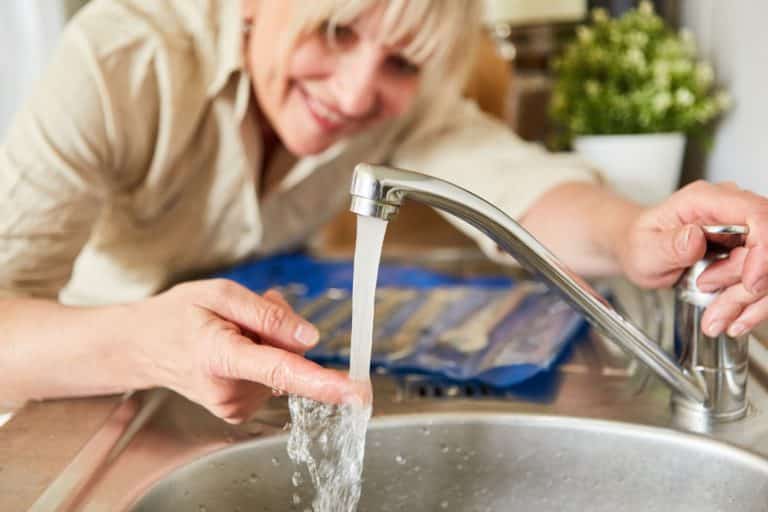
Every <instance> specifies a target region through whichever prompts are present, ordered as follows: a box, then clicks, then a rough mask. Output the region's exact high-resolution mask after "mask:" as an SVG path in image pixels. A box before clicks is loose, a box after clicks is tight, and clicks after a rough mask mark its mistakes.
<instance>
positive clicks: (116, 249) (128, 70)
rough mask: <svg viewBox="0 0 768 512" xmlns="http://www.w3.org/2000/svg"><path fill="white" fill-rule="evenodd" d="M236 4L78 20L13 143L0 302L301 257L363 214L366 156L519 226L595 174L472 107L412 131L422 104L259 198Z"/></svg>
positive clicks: (0, 248)
mask: <svg viewBox="0 0 768 512" xmlns="http://www.w3.org/2000/svg"><path fill="white" fill-rule="evenodd" d="M238 6H239V2H236V1H233V0H167V1H163V2H158V1H157V0H94V1H92V2H91V3H90V4H89V6H88V7H86V8H85V9H84V10H83V11H81V12H80V14H79V15H78V16H77V17H76V18H75V19H74V20H73V21H72V22H71V23H70V25H69V27H68V28H67V29H66V31H65V34H64V36H63V38H62V40H61V43H60V45H59V48H58V50H57V51H56V53H55V55H54V56H53V58H52V61H51V62H50V64H49V66H48V69H47V71H46V73H45V75H44V77H43V78H42V80H41V81H40V83H39V86H38V87H37V88H36V90H35V91H33V92H32V94H31V96H30V98H29V100H28V101H27V103H26V105H25V106H24V108H23V110H22V111H21V112H20V113H19V114H18V116H17V117H16V118H15V120H14V122H13V123H12V126H11V129H10V131H9V133H8V137H7V139H6V140H5V141H3V144H2V145H1V146H0V296H36V297H48V298H57V297H58V299H59V300H60V301H61V302H63V303H67V304H103V303H110V302H121V301H130V300H136V299H140V298H143V297H147V296H149V295H152V294H154V293H157V292H159V291H161V290H163V289H164V288H166V287H168V286H170V285H171V284H173V283H175V282H178V281H180V280H183V279H185V278H189V277H191V276H198V275H200V274H201V273H204V272H206V271H208V270H210V269H215V268H221V267H223V266H227V265H231V264H234V263H236V262H238V261H241V260H244V259H247V258H253V257H259V256H261V255H266V254H269V253H273V252H275V251H280V250H285V249H289V248H291V247H294V246H297V245H299V244H301V243H302V242H303V241H305V240H306V239H307V237H308V236H309V235H310V234H311V233H313V232H314V231H316V230H317V229H318V228H319V227H320V226H321V225H322V224H323V223H324V222H326V221H327V220H328V219H329V218H330V217H331V216H332V215H334V214H335V213H337V212H338V211H340V210H341V209H342V208H344V207H345V206H346V205H347V204H348V189H349V181H350V178H351V174H352V171H353V168H354V165H355V164H356V163H358V162H360V161H369V162H387V163H391V164H393V165H396V166H400V167H404V168H410V169H413V170H418V171H421V172H425V173H429V174H432V175H435V176H438V177H440V178H443V179H447V180H450V181H452V182H455V183H457V184H459V185H461V186H463V187H465V188H468V189H470V190H472V191H473V192H475V193H477V194H478V195H480V196H483V197H485V198H486V199H488V200H489V201H491V202H493V203H495V204H497V205H498V206H499V207H501V208H502V209H503V210H505V211H506V212H507V213H509V214H510V215H512V216H520V215H521V214H522V213H523V212H524V211H525V210H526V208H527V207H528V206H529V205H530V204H531V203H532V202H533V201H535V200H536V199H537V197H538V196H539V195H540V194H542V193H543V192H544V191H546V190H547V189H549V188H551V187H552V186H554V185H556V184H559V183H562V182H565V181H572V180H592V179H594V173H593V172H592V171H591V170H589V169H588V168H587V166H586V165H585V164H583V163H582V162H580V161H578V160H576V159H575V158H574V157H572V156H567V155H551V154H548V153H546V152H545V151H543V150H542V149H540V148H538V147H536V146H533V145H530V144H526V143H523V142H521V141H520V140H519V139H518V138H517V137H516V136H515V135H514V134H512V133H511V132H510V131H509V130H508V129H506V128H505V127H504V126H503V125H501V124H499V123H497V122H495V121H493V120H491V119H490V118H488V117H486V116H485V115H483V114H482V113H480V112H479V111H478V110H477V108H476V107H475V106H474V105H472V104H470V103H467V102H464V101H459V100H457V101H456V104H455V105H454V106H453V107H452V111H451V112H442V113H440V119H441V121H440V122H439V123H432V125H434V127H433V128H432V129H430V131H429V135H428V136H426V137H424V136H421V137H419V139H418V140H415V139H414V138H413V136H410V135H409V134H413V133H416V130H415V128H414V127H418V126H419V124H420V123H422V121H421V118H420V117H419V118H417V117H415V116H416V115H421V114H417V113H419V112H421V113H423V112H428V111H429V106H428V105H421V106H418V107H417V108H415V109H414V114H413V115H411V116H409V117H407V118H406V119H403V120H399V121H397V122H390V123H387V124H384V125H382V126H380V127H377V128H375V129H374V130H372V131H369V132H367V133H365V134H362V135H360V136H357V137H355V138H353V139H351V140H347V141H344V142H341V143H339V144H336V145H335V146H333V147H331V148H330V149H328V150H327V151H325V152H324V153H322V154H319V155H315V156H311V157H307V158H303V159H301V160H299V161H298V162H297V163H296V164H295V165H294V166H293V167H292V168H291V169H290V171H289V172H288V174H287V175H286V177H285V178H284V179H283V180H282V181H281V182H280V183H279V185H278V186H277V187H276V189H275V190H273V191H271V192H270V193H269V194H267V195H266V196H265V197H264V198H263V200H259V189H260V185H261V184H260V182H259V181H260V175H261V173H260V172H259V169H258V166H259V165H260V164H259V162H260V161H261V158H260V152H261V147H260V137H259V136H258V133H259V130H258V126H255V122H256V120H255V116H252V115H246V114H247V113H248V112H249V104H248V103H249V100H250V97H251V94H250V90H251V84H250V82H249V78H248V76H247V74H246V73H245V71H244V68H243V61H242V47H241V45H242V32H241V29H240V16H239V13H238V12H237V9H238ZM433 119H434V118H433ZM422 132H423V130H422ZM459 224H460V226H461V228H462V229H463V230H465V231H466V232H467V233H468V234H470V236H473V237H476V239H477V240H478V242H479V243H480V245H481V247H482V248H483V249H484V250H486V251H487V252H488V254H489V255H494V254H495V246H494V244H492V243H490V242H489V241H488V240H486V239H485V238H484V237H483V235H480V234H479V233H478V232H476V231H474V230H473V229H472V228H470V227H469V226H466V225H463V224H461V223H459Z"/></svg>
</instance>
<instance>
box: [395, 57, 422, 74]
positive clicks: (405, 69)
mask: <svg viewBox="0 0 768 512" xmlns="http://www.w3.org/2000/svg"><path fill="white" fill-rule="evenodd" d="M387 66H388V67H389V68H390V69H391V70H392V71H394V72H395V73H397V74H400V75H408V76H410V75H416V74H418V73H419V66H418V65H417V64H414V63H413V62H411V61H409V60H408V59H406V58H405V57H401V56H397V55H396V56H392V57H390V58H388V59H387Z"/></svg>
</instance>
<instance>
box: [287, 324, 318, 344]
mask: <svg viewBox="0 0 768 512" xmlns="http://www.w3.org/2000/svg"><path fill="white" fill-rule="evenodd" d="M293 337H294V339H295V340H296V341H298V342H299V343H301V344H302V345H306V346H308V347H309V346H312V345H314V344H315V343H317V340H318V338H320V333H319V332H317V328H316V327H315V326H314V325H312V324H306V323H300V324H299V325H297V326H296V331H295V332H294V333H293Z"/></svg>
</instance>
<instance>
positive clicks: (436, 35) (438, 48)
mask: <svg viewBox="0 0 768 512" xmlns="http://www.w3.org/2000/svg"><path fill="white" fill-rule="evenodd" d="M380 4H384V11H383V15H382V22H381V27H380V31H381V34H383V41H382V42H383V43H384V44H387V45H396V44H401V43H403V42H406V44H405V46H404V48H403V55H404V57H406V58H408V59H409V60H412V61H413V62H414V63H416V64H418V65H420V67H421V69H422V80H421V96H426V97H430V98H432V99H435V97H436V96H437V95H439V94H443V95H445V94H448V95H455V94H458V93H460V91H461V88H462V87H463V86H464V83H465V81H466V77H467V74H468V72H469V70H470V67H471V64H472V57H473V54H474V48H475V44H476V41H477V36H478V34H479V29H480V23H481V19H482V7H483V2H482V0H312V1H309V2H301V7H300V9H298V12H296V13H295V16H294V18H293V25H292V26H291V27H290V28H289V30H288V31H287V33H286V38H285V39H284V40H283V41H282V43H283V44H282V45H281V46H282V50H283V51H284V52H285V53H284V54H287V53H288V52H289V51H290V49H291V47H293V46H294V45H295V44H296V42H297V41H298V40H299V38H300V37H302V36H303V35H305V34H308V33H310V32H312V31H314V30H318V29H319V27H320V26H321V25H322V24H324V23H328V25H329V35H330V34H332V33H333V30H332V29H333V26H334V25H344V24H348V23H350V22H352V21H353V20H354V19H355V18H357V17H359V16H360V15H361V14H363V13H364V12H366V11H368V10H369V9H372V8H374V7H376V6H377V5H380Z"/></svg>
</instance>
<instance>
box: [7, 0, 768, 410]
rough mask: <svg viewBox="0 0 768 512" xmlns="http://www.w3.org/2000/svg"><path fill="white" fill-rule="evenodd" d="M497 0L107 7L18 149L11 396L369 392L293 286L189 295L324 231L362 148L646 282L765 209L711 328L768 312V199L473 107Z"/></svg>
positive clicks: (242, 402) (582, 265) (107, 3)
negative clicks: (597, 167) (330, 356)
mask: <svg viewBox="0 0 768 512" xmlns="http://www.w3.org/2000/svg"><path fill="white" fill-rule="evenodd" d="M479 4H480V2H477V1H475V0H453V1H451V2H444V1H442V0H412V1H409V0H391V1H388V2H383V1H377V0H322V1H321V0H316V1H314V2H303V1H301V0H290V1H289V0H285V1H281V2H273V1H268V0H243V1H242V2H241V3H240V4H238V3H237V2H233V1H230V0H199V1H194V2H190V1H189V0H168V1H165V2H156V1H155V0H119V1H117V0H95V1H94V2H92V3H91V5H90V6H89V7H87V8H86V9H85V10H84V11H82V12H81V13H80V15H79V16H78V17H77V18H76V19H75V20H74V21H73V22H72V23H71V25H70V26H69V28H68V29H67V31H66V34H65V35H64V38H63V41H62V43H61V46H60V48H59V50H58V52H57V54H56V55H55V56H54V58H53V61H52V63H51V64H50V67H49V69H48V72H47V74H46V76H45V77H44V79H43V80H42V84H41V87H40V88H39V90H38V91H37V92H36V93H35V94H34V95H33V96H32V98H31V100H30V102H29V103H28V105H27V106H26V108H25V109H24V111H22V112H21V113H20V114H19V116H18V117H17V118H16V120H15V123H14V125H13V127H12V129H11V131H10V134H9V136H8V139H7V140H6V141H5V142H4V145H3V146H2V148H1V149H0V209H1V211H0V257H1V258H2V262H1V263H2V264H1V265H0V289H2V290H3V291H2V293H3V296H4V300H3V301H2V307H1V308H0V331H1V332H3V337H2V341H1V342H0V361H2V366H3V372H2V374H1V375H0V389H2V390H3V391H2V393H3V398H4V399H5V400H10V401H23V400H26V399H29V398H42V397H54V396H74V395H89V394H98V393H111V392H119V391H124V390H128V389H138V388H146V387H150V386H166V387H169V388H172V389H174V390H176V391H178V392H180V393H182V394H184V395H185V396H187V397H189V398H190V399H192V400H195V401H197V402H199V403H201V404H202V405H204V406H205V407H207V408H208V409H209V410H211V411H212V412H213V413H214V414H216V415H218V416H220V417H222V418H224V419H226V420H228V421H233V422H236V421H242V420H243V419H245V418H247V417H248V415H249V414H250V413H251V412H252V411H253V410H254V408H255V407H257V406H258V405H259V403H261V402H262V401H263V400H264V399H265V397H267V396H269V389H270V388H276V389H279V390H283V391H287V392H291V393H297V394H302V395H306V396H310V397H312V398H316V399H320V400H325V401H335V402H338V401H340V400H344V399H345V397H346V396H350V397H354V396H356V393H357V391H356V389H355V386H354V385H353V383H351V382H350V381H349V380H348V379H347V378H346V377H345V376H344V375H343V374H341V373H339V372H335V371H331V370H327V369H323V368H320V367H319V366H317V365H315V364H313V363H310V362H309V361H307V360H306V359H304V358H303V357H302V354H303V352H304V351H306V350H307V349H308V348H309V347H311V346H312V345H313V344H315V343H316V342H317V337H318V333H317V330H316V329H315V328H314V327H313V326H312V325H311V324H309V323H307V322H306V321H304V320H303V319H301V318H299V316H298V315H297V314H296V313H295V312H293V311H292V310H291V309H290V307H289V306H288V305H287V304H286V303H285V302H284V301H283V300H282V298H281V297H280V296H279V294H277V293H274V292H272V293H267V294H265V295H264V296H258V295H256V294H253V293H251V292H249V291H247V290H246V289H244V288H242V287H240V286H238V285H236V284H233V283H230V282H225V281H220V280H207V281H196V282H188V283H186V284H181V285H177V286H173V287H171V288H170V289H168V288H169V287H170V286H172V285H173V284H174V283H178V282H180V281H182V280H184V279H185V278H188V277H189V276H193V275H197V274H200V273H201V272H203V271H205V270H206V269H211V268H216V267H221V266H223V265H228V264H232V263H234V262H236V261H239V260H242V259H244V258H249V257H255V256H260V255H264V254H269V253H272V252H275V251H278V250H283V249H286V248H289V247H291V246H295V245H297V244H300V243H301V242H302V240H304V239H306V237H307V236H308V235H309V234H310V233H311V232H312V231H313V230H315V229H316V228H317V227H318V226H320V225H321V224H322V223H323V222H324V221H325V220H326V219H328V218H329V217H330V216H331V215H332V214H333V213H334V212H336V211H338V209H340V208H343V207H344V205H346V203H347V201H348V196H347V190H348V184H349V178H350V175H351V170H352V168H353V166H354V164H355V163H357V162H359V161H374V162H375V161H387V162H390V163H392V164H394V165H399V166H402V167H406V168H412V169H416V170H420V171H422V172H428V173H432V174H434V175H436V176H439V177H442V178H445V179H448V180H450V181H453V182H456V183H458V184H460V185H462V186H464V187H466V188H469V189H471V190H473V191H475V192H476V193H478V194H480V195H482V196H484V197H486V198H487V199H489V200H490V201H492V202H494V203H496V204H497V205H499V206H500V207H501V208H503V209H505V210H506V211H507V212H508V213H509V214H510V215H513V216H515V217H517V218H519V219H520V220H521V222H522V223H523V225H524V226H526V227H527V228H528V229H529V230H531V231H532V232H533V233H534V234H535V235H536V236H537V237H538V238H539V239H541V240H542V241H543V242H544V243H545V245H548V246H549V247H551V248H552V249H553V250H554V252H555V253H556V254H558V255H559V256H560V257H561V258H563V259H564V260H565V261H566V262H567V263H568V264H569V265H571V266H572V267H573V268H574V269H575V270H576V271H577V272H580V273H582V274H588V275H598V274H610V273H618V272H622V271H623V272H625V273H626V274H627V275H628V276H629V277H630V278H631V279H632V280H633V281H634V282H636V283H638V284H640V285H642V286H651V287H661V286H669V285H671V284H673V283H674V281H675V280H676V278H677V277H678V276H679V275H680V273H681V271H682V270H683V269H684V268H686V267H687V266H689V265H690V264H691V263H693V262H694V261H696V260H697V259H698V258H700V257H701V256H702V255H703V252H704V247H705V242H704V238H703V234H702V231H701V229H700V228H699V227H698V226H699V225H702V224H718V223H721V224H725V223H745V224H748V225H749V227H750V234H749V237H748V244H747V245H748V247H747V248H745V249H741V250H736V251H734V252H733V254H732V255H731V257H730V258H729V259H728V260H727V261H725V262H723V263H722V264H720V265H718V268H713V269H712V270H711V271H708V272H707V273H706V274H705V275H704V276H702V279H701V283H700V284H701V285H702V286H706V287H707V288H709V289H712V290H714V289H718V288H723V287H727V290H725V291H724V292H723V294H722V296H721V298H720V299H718V300H717V301H716V302H715V303H714V304H712V306H710V308H709V309H708V311H707V314H706V317H705V319H704V321H705V325H706V326H707V329H708V330H709V332H710V334H713V335H714V334H716V333H718V332H722V331H723V330H725V329H727V330H728V331H729V332H730V333H732V334H735V333H737V332H742V331H745V330H748V329H750V328H752V327H754V326H755V325H756V324H757V323H758V322H759V321H761V320H762V319H764V318H766V316H768V300H766V299H765V296H766V293H767V292H768V261H767V260H768V253H767V252H766V248H765V245H766V243H768V201H766V200H764V199H763V198H761V197H758V196H756V195H754V194H750V193H748V192H745V191H741V190H739V189H737V188H736V187H735V186H732V185H710V184H707V183H696V184H694V185H691V186H689V187H687V188H685V189H683V190H682V191H680V192H678V193H676V194H675V195H673V196H672V197H671V198H670V199H669V200H668V201H666V202H665V203H663V204H662V205H659V206H657V207H654V208H647V209H644V208H641V207H640V206H638V205H635V204H632V203H630V202H629V201H626V200H624V199H622V198H620V197H617V196H615V195H613V194H611V193H610V191H608V190H606V189H605V188H603V187H601V186H600V185H599V184H598V183H597V182H596V180H595V178H594V175H593V173H592V172H591V171H590V170H589V169H588V168H586V167H585V166H584V165H583V164H582V163H580V162H578V161H576V160H573V159H570V158H567V157H556V156H553V155H548V154H546V153H544V152H543V151H540V150H539V149H537V148H535V147H531V146H528V145H525V144H523V143H521V142H520V141H519V140H518V139H516V138H515V137H514V136H513V135H512V134H510V133H508V132H507V131H506V130H505V129H504V128H503V127H502V126H500V125H498V124H496V123H495V122H493V121H491V120H489V119H487V118H485V117H484V116H483V115H481V114H480V113H478V112H477V110H476V109H474V107H472V106H471V105H468V104H466V103H463V102H462V101H461V100H460V99H459V92H458V91H459V89H460V86H461V84H462V80H463V73H464V70H465V69H466V68H467V65H468V63H467V58H466V55H467V54H468V53H469V52H468V51H467V49H468V48H470V47H471V45H472V41H473V39H474V37H475V32H476V28H477V27H478V26H479V17H480V13H479V12H478V10H479V7H478V6H479ZM467 27H471V28H472V29H471V30H470V29H468V28H467ZM458 225H459V226H460V227H461V228H462V229H464V230H466V231H467V232H468V233H470V234H472V235H473V236H474V235H477V233H476V232H474V231H472V230H471V229H470V228H468V227H467V226H465V225H463V224H461V223H458ZM570 233H578V234H579V237H578V238H575V237H572V236H570V235H569V234H570ZM477 239H478V243H480V244H481V246H482V247H483V248H484V249H486V250H487V251H488V253H489V255H493V254H494V252H495V247H493V246H492V244H489V243H488V241H487V240H485V239H484V238H483V237H481V236H477ZM164 290H166V291H164ZM83 306H90V307H83Z"/></svg>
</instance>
